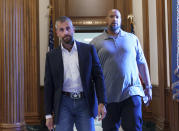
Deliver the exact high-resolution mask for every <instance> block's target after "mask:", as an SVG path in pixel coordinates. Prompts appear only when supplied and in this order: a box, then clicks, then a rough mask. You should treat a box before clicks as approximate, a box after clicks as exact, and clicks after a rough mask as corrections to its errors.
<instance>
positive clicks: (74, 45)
mask: <svg viewBox="0 0 179 131" xmlns="http://www.w3.org/2000/svg"><path fill="white" fill-rule="evenodd" d="M60 45H61V49H62V51H67V49H65V48H64V47H63V45H62V43H61V44H60ZM72 51H77V45H76V41H75V40H74V44H73V47H72V49H71V51H70V52H72Z"/></svg>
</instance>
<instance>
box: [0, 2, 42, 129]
mask: <svg viewBox="0 0 179 131" xmlns="http://www.w3.org/2000/svg"><path fill="white" fill-rule="evenodd" d="M38 2H39V1H38V0H30V1H29V0H0V128H2V127H3V128H16V129H17V128H20V127H23V126H24V120H25V122H26V123H27V124H33V123H34V124H39V123H40V111H39V106H40V105H39V97H40V96H39V40H38V39H39V36H38V33H39V31H38V29H39V24H38V19H39V18H38V9H39V7H38ZM24 117H25V118H24ZM12 130H13V129H12Z"/></svg>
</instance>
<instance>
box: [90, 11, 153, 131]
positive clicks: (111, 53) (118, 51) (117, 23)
mask: <svg viewBox="0 0 179 131" xmlns="http://www.w3.org/2000/svg"><path fill="white" fill-rule="evenodd" d="M120 27H121V14H120V12H119V10H117V9H112V10H110V11H109V12H108V15H107V30H105V31H104V33H102V34H101V35H100V36H97V37H96V38H94V39H93V40H92V41H91V44H94V46H95V47H96V50H97V53H98V56H99V59H100V62H101V66H102V68H103V73H104V79H105V84H106V91H107V112H108V113H107V115H106V118H105V119H103V121H102V127H103V131H118V128H119V127H120V125H122V128H123V129H124V131H142V110H141V107H142V102H141V97H144V96H145V97H144V98H145V102H146V104H148V103H149V102H150V101H151V100H152V86H151V82H150V76H149V71H148V66H147V63H146V59H145V56H144V54H143V51H142V48H141V46H140V42H139V40H138V38H137V37H136V36H135V35H134V34H131V33H127V32H125V31H123V30H122V29H121V28H120ZM139 74H140V75H141V77H142V80H143V81H144V84H145V90H143V87H142V85H141V81H140V78H139Z"/></svg>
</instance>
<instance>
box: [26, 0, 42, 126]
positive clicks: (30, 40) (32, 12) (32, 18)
mask: <svg viewBox="0 0 179 131" xmlns="http://www.w3.org/2000/svg"><path fill="white" fill-rule="evenodd" d="M38 13H39V1H38V0H24V16H25V17H24V35H25V43H24V45H25V48H24V52H25V53H24V64H25V66H24V91H25V92H24V103H25V107H24V111H25V114H24V116H25V121H26V123H27V124H40V110H39V108H40V102H39V99H40V98H39V97H40V95H39V93H40V92H39V90H40V89H39V88H40V83H39V82H40V79H39V77H40V74H39V73H40V72H39V15H38Z"/></svg>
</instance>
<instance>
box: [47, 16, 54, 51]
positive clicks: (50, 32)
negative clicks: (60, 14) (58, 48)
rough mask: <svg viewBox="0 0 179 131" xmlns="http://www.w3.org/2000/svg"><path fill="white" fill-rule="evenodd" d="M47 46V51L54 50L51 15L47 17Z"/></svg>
mask: <svg viewBox="0 0 179 131" xmlns="http://www.w3.org/2000/svg"><path fill="white" fill-rule="evenodd" d="M49 19H50V20H49V22H50V24H49V44H48V51H52V50H53V48H54V37H53V22H52V15H50V17H49Z"/></svg>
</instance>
